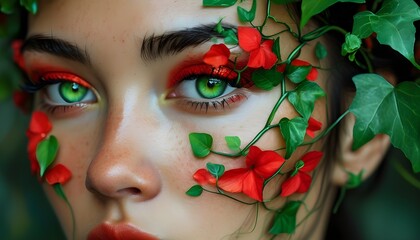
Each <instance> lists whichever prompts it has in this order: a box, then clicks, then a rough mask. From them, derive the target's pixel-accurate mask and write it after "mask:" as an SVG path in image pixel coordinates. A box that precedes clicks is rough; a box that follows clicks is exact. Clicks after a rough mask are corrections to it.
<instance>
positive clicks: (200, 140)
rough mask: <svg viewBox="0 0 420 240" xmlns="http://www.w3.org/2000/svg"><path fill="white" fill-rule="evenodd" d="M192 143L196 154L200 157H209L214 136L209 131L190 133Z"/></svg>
mask: <svg viewBox="0 0 420 240" xmlns="http://www.w3.org/2000/svg"><path fill="white" fill-rule="evenodd" d="M189 139H190V144H191V148H192V151H193V153H194V156H196V157H199V158H204V157H207V156H208V155H209V154H210V150H211V147H212V145H213V138H212V136H211V135H210V134H207V133H190V135H189Z"/></svg>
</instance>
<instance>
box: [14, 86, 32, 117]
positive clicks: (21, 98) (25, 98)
mask: <svg viewBox="0 0 420 240" xmlns="http://www.w3.org/2000/svg"><path fill="white" fill-rule="evenodd" d="M30 100H31V94H30V93H27V92H23V91H15V92H13V102H14V103H15V106H16V107H18V108H19V109H20V110H21V111H23V112H25V113H26V112H28V111H29V106H28V105H29V103H30Z"/></svg>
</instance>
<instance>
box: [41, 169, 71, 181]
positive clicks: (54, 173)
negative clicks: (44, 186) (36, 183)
mask: <svg viewBox="0 0 420 240" xmlns="http://www.w3.org/2000/svg"><path fill="white" fill-rule="evenodd" d="M70 179H71V172H70V170H69V169H68V168H67V167H66V166H64V165H63V164H57V165H55V166H54V167H53V168H51V169H49V170H48V171H47V172H46V173H45V180H46V181H47V183H48V184H50V185H53V184H56V183H60V184H65V183H66V182H68V181H69V180H70Z"/></svg>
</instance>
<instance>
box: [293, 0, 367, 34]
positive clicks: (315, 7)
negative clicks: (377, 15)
mask: <svg viewBox="0 0 420 240" xmlns="http://www.w3.org/2000/svg"><path fill="white" fill-rule="evenodd" d="M337 2H353V3H364V2H365V0H322V1H321V0H302V18H301V20H300V29H303V27H304V26H305V25H306V24H307V23H308V21H309V19H311V17H313V16H315V15H316V14H318V13H320V12H322V11H324V10H325V9H327V8H329V7H330V6H331V5H333V4H335V3H337Z"/></svg>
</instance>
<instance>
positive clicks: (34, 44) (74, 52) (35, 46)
mask: <svg viewBox="0 0 420 240" xmlns="http://www.w3.org/2000/svg"><path fill="white" fill-rule="evenodd" d="M25 51H34V52H42V53H49V54H52V55H55V56H59V57H64V58H67V59H70V60H73V61H77V62H80V63H83V64H89V65H90V58H89V55H88V53H87V52H86V50H82V49H80V48H79V47H78V46H77V45H75V44H73V43H70V42H67V41H65V40H62V39H59V38H55V37H52V36H46V35H42V34H37V35H33V36H30V37H28V38H27V39H26V40H25V42H24V43H23V45H22V52H25Z"/></svg>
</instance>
